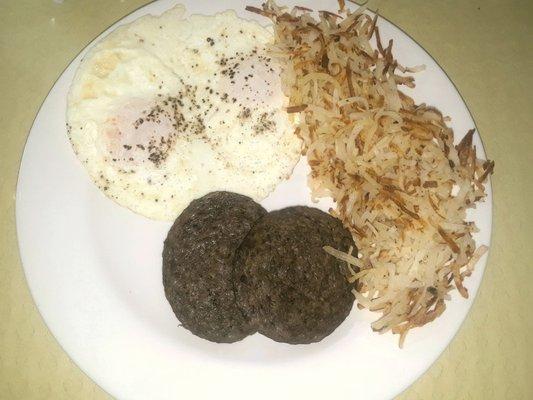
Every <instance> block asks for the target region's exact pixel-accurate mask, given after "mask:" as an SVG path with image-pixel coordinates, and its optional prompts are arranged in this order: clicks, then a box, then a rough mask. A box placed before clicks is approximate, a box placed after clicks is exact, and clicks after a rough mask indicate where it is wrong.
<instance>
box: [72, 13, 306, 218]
mask: <svg viewBox="0 0 533 400" xmlns="http://www.w3.org/2000/svg"><path fill="white" fill-rule="evenodd" d="M272 41H273V36H272V33H271V32H270V31H269V30H268V29H266V28H264V27H262V26H260V25H259V24H257V23H255V22H252V21H247V20H243V19H240V18H238V17H237V15H236V14H235V13H234V12H232V11H227V12H224V13H220V14H216V15H214V16H200V15H193V16H190V17H188V18H186V17H185V8H184V7H182V6H177V7H175V8H173V9H171V10H169V11H167V12H165V13H164V14H162V15H161V16H145V17H142V18H140V19H138V20H136V21H134V22H133V23H131V24H128V25H123V26H121V27H119V28H117V29H116V30H115V31H113V32H112V33H110V34H109V35H108V36H107V37H105V38H104V39H103V40H101V41H100V42H99V43H97V44H96V45H95V46H94V47H93V48H92V49H91V50H90V51H89V52H88V53H87V54H86V56H85V57H84V59H83V61H82V63H81V64H80V66H79V68H78V70H77V72H76V75H75V78H74V80H73V83H72V85H71V88H70V91H69V95H68V101H67V132H68V137H69V140H70V142H71V144H72V147H73V149H74V152H75V153H76V155H77V156H78V158H79V159H80V160H81V161H82V162H83V164H84V165H85V167H86V169H87V171H88V173H89V175H90V177H91V178H92V180H93V181H94V183H95V184H96V185H97V186H98V187H99V188H100V189H101V190H102V191H103V192H104V193H105V194H106V195H107V196H108V197H109V198H111V199H113V200H114V201H116V202H117V203H118V204H120V205H122V206H125V207H127V208H129V209H131V210H132V211H134V212H136V213H139V214H141V215H144V216H146V217H149V218H153V219H157V220H173V219H175V218H176V216H177V215H179V214H180V213H181V211H182V210H183V209H184V208H185V207H186V206H187V205H188V204H189V203H190V202H191V201H192V200H193V199H195V198H198V197H201V196H203V195H205V194H206V193H209V192H212V191H216V190H225V191H232V192H236V193H240V194H243V195H247V196H249V197H252V198H253V199H254V200H256V201H260V200H262V199H263V198H265V197H266V196H267V195H268V194H269V193H270V192H271V191H272V190H273V189H274V188H275V187H276V185H277V184H278V183H279V182H280V181H281V180H283V179H286V178H288V177H289V176H290V174H291V172H292V169H293V168H294V166H295V164H296V163H297V161H298V159H299V156H300V151H301V141H300V139H298V138H297V137H296V135H295V134H294V121H292V120H291V116H290V115H289V114H287V112H286V111H285V107H286V106H287V104H288V100H287V98H286V97H285V96H284V94H283V93H282V90H281V82H280V66H279V65H278V64H277V63H276V62H275V60H273V59H272V58H271V57H270V56H269V52H268V46H269V44H270V43H271V42H272Z"/></svg>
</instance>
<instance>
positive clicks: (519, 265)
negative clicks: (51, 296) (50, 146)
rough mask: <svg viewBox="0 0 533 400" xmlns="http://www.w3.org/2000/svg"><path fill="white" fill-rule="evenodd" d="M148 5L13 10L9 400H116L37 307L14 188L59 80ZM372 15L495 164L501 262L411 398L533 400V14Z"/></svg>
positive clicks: (497, 8)
mask: <svg viewBox="0 0 533 400" xmlns="http://www.w3.org/2000/svg"><path fill="white" fill-rule="evenodd" d="M144 3H146V1H144V0H108V1H105V0H92V1H82V0H65V1H60V0H54V1H52V0H40V1H39V0H1V1H0V83H1V84H0V88H1V91H0V122H1V125H0V126H1V128H0V138H1V142H0V399H69V400H78V399H91V400H98V399H109V398H110V396H109V395H108V394H106V393H105V392H104V391H103V390H102V389H100V388H99V387H98V386H97V385H96V384H95V383H94V382H93V381H92V380H91V379H90V378H89V377H87V376H86V375H85V374H84V373H83V372H82V371H81V370H80V369H79V368H78V367H77V366H76V365H75V364H74V363H73V362H72V361H71V360H70V358H69V357H68V355H67V354H66V353H65V352H63V350H62V349H61V347H60V346H59V344H58V343H57V342H56V340H55V339H54V338H53V336H52V335H51V334H50V332H49V331H48V329H47V328H46V326H45V324H44V322H43V320H42V318H41V317H40V315H39V312H38V310H37V308H36V306H35V304H34V302H33V300H32V298H31V295H30V292H29V290H28V286H27V284H26V281H25V278H24V273H23V270H22V266H21V262H20V258H19V253H18V247H17V238H16V232H15V188H16V183H17V173H18V169H19V164H20V159H21V155H22V151H23V148H24V143H25V140H26V137H27V135H28V132H29V129H30V127H31V125H32V121H33V119H34V117H35V115H36V113H37V111H38V109H39V106H40V105H41V103H42V102H43V100H44V98H45V97H46V95H47V93H48V91H49V90H50V88H51V87H52V85H53V83H54V82H55V80H56V79H57V78H58V77H59V75H60V74H61V73H62V71H63V70H64V69H65V67H66V66H67V64H68V63H69V62H70V61H71V60H72V59H73V58H74V57H75V56H76V55H77V53H78V52H79V51H80V50H81V49H82V48H83V47H85V46H86V45H87V44H88V43H89V42H90V41H91V40H92V39H93V38H94V37H95V36H96V35H98V34H99V33H100V32H102V31H103V30H104V29H105V28H107V27H108V26H109V25H111V24H112V23H114V22H115V21H116V20H118V19H120V18H121V17H123V16H124V15H126V14H128V13H129V12H131V11H132V10H134V9H136V8H138V7H139V6H141V5H142V4H144ZM252 3H253V2H252ZM250 4H251V3H250ZM368 5H369V8H371V9H373V10H375V9H376V7H377V8H379V12H380V14H382V15H383V16H385V17H386V18H387V19H389V20H390V21H392V22H393V23H395V24H396V25H398V26H399V27H400V28H402V29H403V30H404V31H405V32H407V33H408V34H409V35H410V36H411V37H413V38H414V39H415V40H416V41H417V42H418V43H420V44H421V45H422V46H423V47H424V48H425V49H426V50H427V51H428V52H429V53H430V54H431V55H432V56H433V57H434V58H435V59H436V60H437V62H438V63H439V64H440V65H441V66H442V67H443V69H444V70H445V71H446V72H447V73H448V75H449V76H450V78H451V79H452V80H453V82H454V83H455V84H456V86H457V88H458V89H459V91H460V92H461V94H462V96H463V97H464V99H465V101H466V103H467V105H468V107H469V108H470V111H471V113H472V115H473V117H474V119H475V121H476V124H477V127H478V128H479V131H480V134H481V136H482V138H483V141H484V144H485V147H486V151H487V154H488V157H489V158H491V159H493V160H495V161H496V168H495V174H494V176H493V178H492V183H493V191H494V222H493V229H494V230H493V238H492V249H491V253H490V257H489V261H488V264H487V268H486V271H485V276H484V278H483V282H482V285H481V288H480V290H479V292H478V297H477V298H476V300H475V302H474V305H473V307H472V310H471V311H470V314H469V316H468V317H467V319H466V321H465V323H464V325H463V326H462V328H461V329H460V331H459V332H458V334H457V335H456V337H455V339H454V340H453V341H452V342H451V344H450V345H449V346H448V348H447V349H446V350H445V351H444V353H443V354H442V355H441V356H440V358H439V359H438V360H437V361H436V362H435V364H434V365H433V366H432V367H431V368H430V369H429V370H428V371H427V372H426V373H425V374H424V375H423V376H422V377H421V378H420V379H418V381H416V382H415V383H414V384H413V385H412V386H411V387H410V388H409V389H407V391H405V392H404V393H403V394H401V395H400V396H399V397H398V398H399V399H409V400H411V399H532V398H533V340H532V337H533V333H532V332H533V324H532V319H533V318H532V316H533V314H532V311H531V310H532V308H533V301H532V300H533V289H532V285H531V282H530V281H529V279H530V278H531V279H533V244H532V239H533V205H532V201H533V178H532V176H533V123H532V122H531V121H532V119H533V95H532V93H533V79H532V74H533V1H530V0H529V1H528V0H524V1H519V0H516V1H495V0H491V1H481V0H468V1H465V0H447V1H444V0H435V1H427V0H382V1H379V0H378V1H370V2H369V3H368ZM354 398H355V397H354Z"/></svg>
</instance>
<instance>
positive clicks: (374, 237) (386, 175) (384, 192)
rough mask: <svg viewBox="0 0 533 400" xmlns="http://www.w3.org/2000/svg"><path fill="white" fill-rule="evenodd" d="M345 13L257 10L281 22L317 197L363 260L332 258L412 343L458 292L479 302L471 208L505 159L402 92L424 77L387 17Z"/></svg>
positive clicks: (279, 33) (361, 302)
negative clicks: (397, 53) (468, 283)
mask: <svg viewBox="0 0 533 400" xmlns="http://www.w3.org/2000/svg"><path fill="white" fill-rule="evenodd" d="M339 6H340V9H341V10H340V13H341V14H342V15H338V14H335V13H331V12H328V11H319V13H318V15H319V18H318V19H317V18H315V17H314V16H313V15H312V14H311V13H310V11H311V10H309V9H306V8H303V7H295V8H293V9H292V11H291V10H288V9H287V8H286V7H279V6H277V5H276V4H275V3H274V2H272V1H267V2H266V3H264V4H263V7H262V8H261V9H259V8H254V7H248V9H249V10H250V11H253V12H256V13H259V14H262V15H264V16H266V17H268V18H270V19H271V20H272V21H273V23H274V30H275V37H276V43H275V45H274V46H273V48H272V52H273V54H276V57H278V59H280V60H282V62H283V64H284V69H283V74H282V83H283V89H284V90H285V92H286V94H287V95H288V96H289V97H290V101H291V105H290V107H289V110H291V111H294V112H299V113H301V114H300V115H301V119H300V121H301V122H300V124H299V125H298V127H297V134H298V136H299V137H301V138H302V140H303V141H304V152H305V154H306V155H307V160H308V163H309V166H310V168H311V174H310V181H309V182H310V186H311V189H312V194H313V196H314V197H315V198H320V197H331V198H332V199H333V200H334V201H335V209H333V210H332V213H333V215H335V216H336V217H338V218H339V219H340V220H342V221H343V223H344V224H345V225H346V226H347V227H349V228H350V230H351V231H352V233H353V234H354V238H355V239H356V241H357V244H358V246H359V250H360V256H359V258H358V257H354V256H352V255H350V254H346V252H345V251H344V250H342V249H338V248H337V249H335V248H334V247H327V250H328V251H329V252H330V253H331V254H334V255H335V256H337V257H339V258H340V259H341V260H343V261H346V262H347V263H348V264H349V265H353V266H357V267H359V268H360V271H359V272H357V271H356V270H354V272H353V274H352V276H351V277H350V280H351V281H355V280H359V285H358V286H357V288H356V290H354V291H353V293H354V295H355V297H356V298H357V302H358V306H359V307H364V308H367V309H369V310H371V311H376V312H379V313H381V314H382V315H381V317H380V318H379V319H378V320H377V321H375V322H373V323H372V328H373V329H374V330H375V331H377V332H380V333H383V332H387V331H392V332H393V333H397V334H399V335H400V346H401V344H402V343H403V340H404V339H405V335H406V334H407V332H408V331H409V330H410V329H412V328H414V327H419V326H422V325H424V324H426V323H428V322H431V321H433V320H434V319H435V318H437V317H438V316H439V315H441V314H442V312H443V311H444V309H445V308H446V305H445V300H448V299H449V298H450V296H449V292H450V290H452V289H453V288H454V287H455V288H457V289H458V291H459V292H460V293H461V295H463V296H465V297H466V296H467V295H468V292H467V290H466V288H465V287H464V286H463V280H464V278H465V277H467V276H469V275H470V274H471V273H472V271H473V268H474V265H475V263H476V262H477V260H478V259H479V258H480V257H481V255H482V254H483V253H484V252H485V251H486V250H487V248H486V247H485V246H480V247H478V248H477V249H476V244H475V242H474V240H473V238H472V234H473V232H475V231H476V229H477V228H476V226H475V224H474V223H473V222H469V221H466V210H467V209H469V208H472V207H475V204H476V202H478V201H481V200H483V199H484V198H485V196H486V192H485V181H486V180H487V178H488V176H489V175H490V174H491V173H492V171H493V168H494V162H492V161H488V160H487V161H485V160H481V159H478V158H477V156H476V149H475V146H473V144H472V142H473V141H472V139H473V134H474V130H471V131H469V132H468V133H467V134H466V136H465V137H464V138H463V139H462V140H461V141H460V143H458V144H455V143H454V133H453V131H452V130H451V129H450V128H449V127H448V126H447V124H446V122H447V121H448V118H446V117H445V116H444V115H443V114H442V113H441V112H440V111H439V110H437V109H435V108H434V107H431V106H427V105H425V104H415V102H414V101H413V99H411V98H410V97H409V96H407V95H406V94H404V93H402V92H401V91H400V90H399V89H398V86H400V85H405V86H408V87H414V78H413V77H412V76H409V75H406V73H410V72H416V71H418V70H420V68H406V67H403V66H402V65H401V64H400V63H399V62H398V61H397V60H395V59H394V57H393V55H392V47H393V41H392V40H389V42H388V44H387V45H386V46H384V45H383V44H382V41H381V37H380V30H379V27H378V26H377V25H376V21H377V15H376V16H374V17H373V18H372V17H370V16H369V15H367V14H366V13H365V12H364V8H361V9H359V10H357V11H355V12H351V11H349V10H347V9H346V8H345V3H344V1H339ZM373 38H375V42H376V46H377V49H376V48H375V46H374V45H373V44H372V41H373Z"/></svg>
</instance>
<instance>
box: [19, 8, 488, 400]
mask: <svg viewBox="0 0 533 400" xmlns="http://www.w3.org/2000/svg"><path fill="white" fill-rule="evenodd" d="M182 3H184V4H185V5H186V7H187V9H188V12H189V13H200V14H214V13H216V12H219V11H223V10H225V9H234V10H236V11H237V13H238V14H239V15H240V16H241V17H244V18H249V19H257V20H258V21H260V22H261V23H266V22H267V21H265V20H264V19H261V17H260V16H257V15H255V14H250V13H248V12H246V11H245V10H244V7H245V5H247V3H245V2H243V1H238V0H232V1H228V0H226V1H218V2H215V1H207V0H206V1H203V0H194V1H192V0H189V1H185V0H184V1H182ZM252 3H253V2H252ZM252 3H248V4H252ZM290 3H292V2H289V4H290ZM298 3H299V4H300V5H305V6H309V7H311V8H315V9H330V10H333V11H335V10H336V9H337V3H336V1H329V2H323V1H318V0H317V1H298ZM175 4H177V2H176V1H168V0H164V1H156V2H154V3H150V4H148V5H147V6H145V7H143V8H141V9H138V10H137V11H135V12H133V13H132V14H130V15H128V16H127V17H125V18H124V19H122V20H121V21H119V22H117V23H116V24H115V25H113V26H112V27H110V28H109V29H108V30H107V31H106V32H104V33H103V34H102V35H100V37H99V38H101V37H103V36H105V35H106V34H107V33H108V32H110V31H111V30H112V29H114V28H115V27H116V26H118V25H120V24H124V23H127V22H131V21H133V20H134V19H136V18H138V17H140V16H142V15H145V14H160V13H162V12H163V11H165V10H167V9H169V8H170V7H172V6H173V5H175ZM258 4H259V3H258ZM379 27H380V31H381V33H382V37H383V38H384V40H385V41H386V42H387V41H388V39H390V38H392V39H394V47H395V56H396V58H397V59H399V60H400V62H401V63H402V64H404V65H412V66H414V65H419V64H425V65H426V70H425V71H424V72H421V73H418V74H416V83H417V87H416V89H414V90H412V91H409V94H410V95H411V96H413V97H414V98H415V100H416V101H417V102H426V103H429V104H432V105H435V106H437V107H438V108H439V109H441V110H442V111H443V112H444V114H445V115H449V116H450V117H451V126H452V128H453V129H454V131H455V133H456V136H457V137H459V138H460V137H462V135H464V133H466V132H467V130H468V129H470V128H473V127H475V125H474V121H473V119H472V116H471V115H470V113H469V111H468V109H467V107H466V105H465V103H464V102H463V100H462V98H461V96H460V94H459V93H458V91H457V89H456V88H455V87H454V85H453V83H452V82H451V81H450V79H449V78H448V77H447V76H446V74H445V73H444V71H443V70H442V69H441V68H440V67H439V66H438V65H437V63H436V62H435V61H434V60H433V59H432V58H431V56H429V55H428V54H427V53H426V52H425V51H424V49H422V48H421V47H420V46H419V45H418V44H417V43H416V42H414V41H413V40H412V39H411V38H410V37H409V36H407V34H405V33H404V32H403V31H402V30H401V29H399V28H397V27H396V26H394V25H393V24H391V23H389V22H387V21H386V20H384V19H380V20H379ZM99 38H97V39H99ZM90 47H91V45H89V46H88V48H90ZM86 51H87V49H85V50H84V51H83V52H82V53H81V54H79V55H78V56H77V57H76V58H75V59H74V61H72V63H71V64H70V65H69V66H68V68H67V69H66V70H65V71H64V73H63V74H62V75H61V77H60V78H59V80H58V81H57V82H56V84H55V85H54V87H53V88H52V90H51V91H50V93H49V94H48V96H47V98H46V100H45V101H44V103H43V105H42V107H41V109H40V111H39V113H38V115H37V117H36V119H35V122H34V124H33V127H32V129H31V132H30V134H29V138H28V141H27V144H26V148H25V150H24V156H23V159H22V165H21V168H20V175H19V181H18V187H17V202H16V216H17V231H18V238H19V246H20V253H21V257H22V262H23V266H24V271H25V273H26V277H27V280H28V283H29V287H30V289H31V292H32V294H33V298H34V300H35V303H36V304H37V307H38V308H39V311H40V312H41V314H42V316H43V318H44V320H45V322H46V324H47V325H48V327H49V328H50V330H51V331H52V333H53V334H54V336H55V337H56V339H57V340H58V342H59V343H60V344H61V346H62V347H63V349H64V350H65V351H66V352H67V353H68V354H69V355H70V357H71V358H72V359H73V360H74V362H75V363H76V364H77V365H78V366H79V367H80V368H81V369H82V370H83V371H84V372H85V373H86V374H87V375H88V376H90V377H91V378H92V379H93V380H94V381H95V382H96V383H97V384H98V385H100V386H101V387H102V388H103V389H104V390H106V391H107V392H109V393H110V394H111V395H113V396H115V397H117V398H119V399H143V400H145V399H151V400H156V399H178V398H184V399H189V398H195V399H198V398H202V399H215V398H226V397H227V398H230V397H231V398H232V399H235V400H237V399H249V398H254V399H281V398H305V399H324V398H338V397H343V398H363V399H386V398H391V397H393V396H395V395H396V394H398V393H399V392H401V391H402V390H404V389H405V388H407V387H408V386H409V385H410V384H411V383H413V381H414V380H415V379H416V378H418V377H419V376H420V375H421V374H422V373H423V372H424V371H425V370H426V369H427V368H428V367H429V366H430V365H431V364H432V363H433V362H434V361H435V359H436V358H437V357H438V356H439V354H441V352H442V351H443V350H444V348H445V347H446V346H447V345H448V343H449V342H450V341H451V340H452V338H453V336H454V335H455V333H456V332H457V331H458V329H459V327H460V326H461V323H462V322H463V320H464V319H465V317H466V315H467V313H468V310H469V309H470V307H471V305H472V302H473V300H474V298H475V295H476V292H477V290H478V288H479V285H480V282H481V278H482V276H483V270H484V267H485V264H486V257H487V256H486V255H485V256H484V257H483V258H482V259H481V261H480V262H479V263H478V264H477V266H476V270H475V272H474V274H473V275H472V276H471V277H470V278H468V279H467V281H466V286H467V288H468V289H469V292H470V298H469V299H463V298H462V297H460V296H459V295H458V293H456V292H454V293H453V294H452V300H451V301H450V302H449V303H448V308H447V310H446V312H445V313H444V315H443V316H442V317H441V318H439V319H437V320H436V321H435V322H433V323H431V324H429V325H427V326H425V327H424V328H422V329H415V330H413V331H411V332H410V333H409V335H408V336H407V339H406V342H405V348H404V349H399V348H398V337H397V336H393V335H392V334H390V333H389V334H384V335H379V334H376V333H374V332H372V330H371V328H370V322H372V321H373V320H374V319H376V318H377V317H378V315H376V314H372V313H370V312H367V311H361V310H358V309H357V308H356V307H354V309H353V310H352V313H351V314H350V316H349V317H348V319H347V320H346V321H345V322H344V323H342V325H341V326H340V327H339V328H338V329H337V330H336V331H335V332H334V333H333V334H332V335H330V336H329V337H327V338H326V339H324V340H323V341H322V342H320V343H317V344H312V345H299V346H293V345H287V344H280V343H276V342H274V341H271V340H269V339H267V338H265V337H263V336H260V335H258V334H256V335H253V336H251V337H248V338H246V339H245V340H243V341H241V342H238V343H234V344H215V343H210V342H208V341H205V340H203V339H200V338H198V337H196V336H193V335H192V334H191V333H190V332H189V331H187V330H185V329H184V328H181V327H179V326H178V321H177V320H176V318H175V317H174V314H173V313H172V310H171V308H170V306H169V304H168V303H167V301H166V299H165V296H164V292H163V285H162V278H161V251H162V248H163V240H164V238H165V236H166V233H167V231H168V229H169V227H170V223H162V222H155V221H152V220H149V219H146V218H144V217H141V216H139V215H136V214H134V213H132V212H130V211H129V210H127V209H125V208H122V207H120V206H118V205H117V204H115V203H114V202H113V201H111V200H109V199H108V198H106V197H105V196H104V195H103V194H102V193H100V191H99V190H98V189H97V188H96V187H95V186H94V185H93V184H92V183H91V181H90V179H89V177H88V175H87V173H86V172H85V170H84V169H83V167H82V165H81V163H80V162H79V161H78V160H77V159H76V157H75V155H74V152H73V151H72V149H71V146H70V144H69V142H68V139H67V134H66V128H65V110H66V97H67V92H68V89H69V85H70V82H71V81H72V78H73V76H74V72H75V70H76V68H77V67H78V65H79V63H80V60H81V58H82V57H83V54H84V53H85V52H86ZM474 143H475V145H476V146H477V149H478V152H479V156H480V157H483V158H484V157H485V154H484V151H483V146H482V143H481V140H480V137H479V136H478V135H477V134H476V136H475V137H474ZM306 174H307V167H306V162H305V160H301V162H300V163H299V164H298V165H297V167H296V169H295V171H294V173H293V175H292V177H291V179H290V180H288V181H285V182H283V183H281V184H280V185H279V186H278V188H277V189H276V191H275V192H274V193H273V194H272V195H271V196H269V197H268V198H267V199H266V200H265V201H264V202H263V205H264V206H265V207H266V208H267V209H269V210H272V209H276V208H281V207H284V206H288V205H295V204H307V205H313V206H318V207H320V208H322V209H324V210H327V208H328V205H329V202H327V201H324V202H321V203H319V204H314V203H312V202H311V199H310V196H309V190H308V188H307V183H306ZM487 191H488V197H487V199H486V201H485V202H484V203H480V204H479V205H478V208H477V209H476V210H473V212H471V213H469V218H470V219H472V220H474V221H475V222H476V224H477V225H478V227H479V233H477V234H476V235H474V238H475V240H476V242H477V244H478V245H481V244H486V245H488V244H489V241H490V234H491V210H492V195H491V188H490V184H489V185H488V187H487Z"/></svg>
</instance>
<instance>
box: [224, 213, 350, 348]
mask: <svg viewBox="0 0 533 400" xmlns="http://www.w3.org/2000/svg"><path fill="white" fill-rule="evenodd" d="M324 245H329V246H333V247H335V248H338V249H342V250H343V251H346V252H348V251H351V250H352V249H355V244H354V242H353V240H352V236H351V234H350V232H349V231H348V230H346V229H345V228H344V227H343V226H342V223H341V222H340V221H339V220H338V219H336V218H334V217H332V216H330V215H328V214H327V213H324V212H323V211H320V210H318V209H316V208H309V207H289V208H285V209H282V210H278V211H273V212H270V213H269V214H267V215H266V216H265V217H263V218H262V219H261V220H259V221H258V222H257V223H256V225H255V226H254V227H253V228H252V229H251V231H250V233H249V234H248V235H247V236H246V239H245V240H244V242H243V243H242V244H241V246H240V247H239V249H238V250H237V254H236V257H235V260H234V267H235V277H234V282H235V289H236V294H237V299H238V302H239V305H240V306H241V308H242V309H243V310H244V311H245V313H246V315H247V316H248V317H249V318H250V319H251V320H254V321H255V324H256V325H257V328H258V331H259V333H261V334H263V335H265V336H267V337H269V338H271V339H273V340H275V341H278V342H285V343H291V344H303V343H313V342H318V341H320V340H322V339H323V338H324V337H326V336H328V335H329V334H330V333H331V332H333V331H334V330H335V328H337V326H339V324H340V323H341V322H342V321H344V319H345V318H346V316H347V315H348V314H349V313H350V310H351V308H352V305H353V302H354V297H353V295H352V294H351V292H350V291H351V289H352V287H353V286H352V285H350V284H349V283H348V281H347V279H346V275H345V273H346V271H341V269H340V266H339V262H338V260H337V259H336V258H335V257H333V256H331V255H329V254H327V253H326V252H325V251H324V250H323V246H324ZM343 272H344V273H343Z"/></svg>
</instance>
